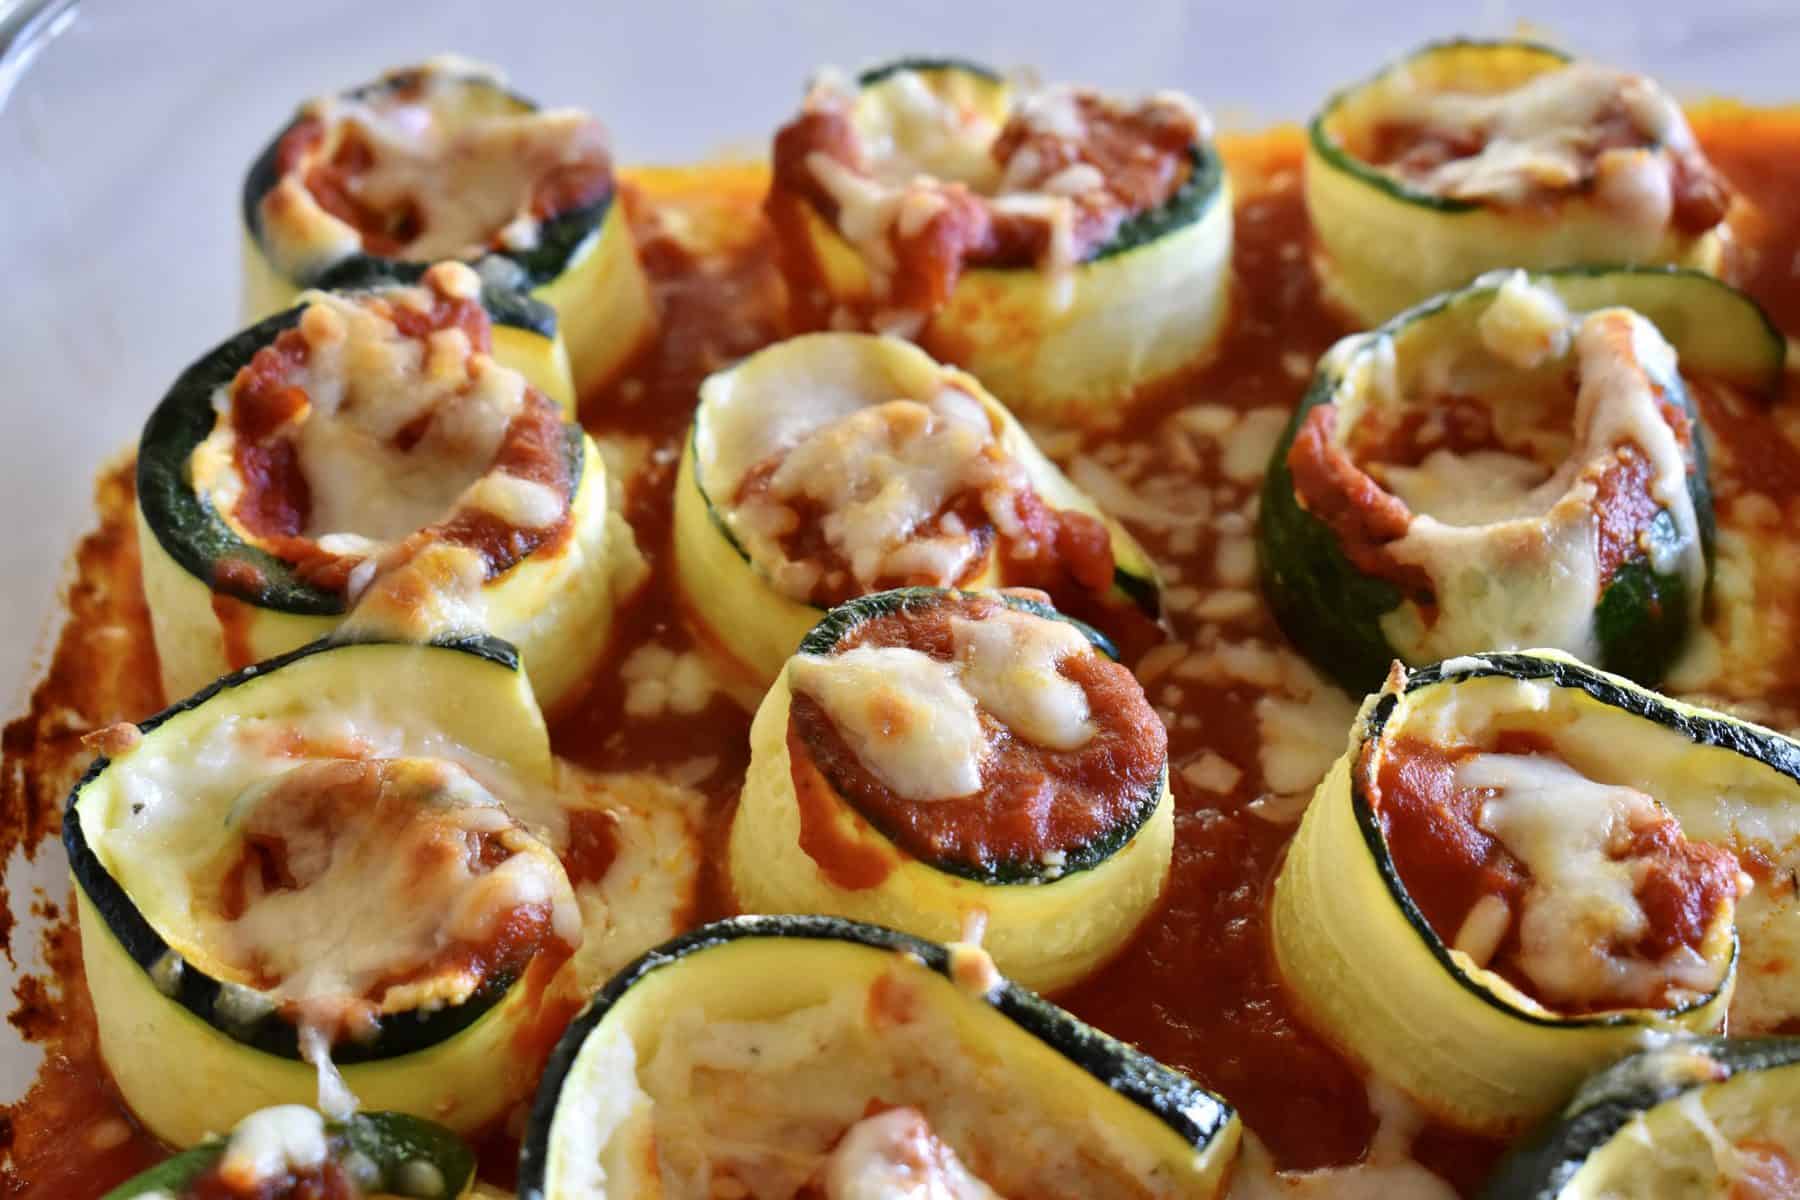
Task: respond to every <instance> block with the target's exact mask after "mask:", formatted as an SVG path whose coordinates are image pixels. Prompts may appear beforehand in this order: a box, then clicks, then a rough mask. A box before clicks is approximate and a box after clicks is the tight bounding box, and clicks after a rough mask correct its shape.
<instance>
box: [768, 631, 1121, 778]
mask: <svg viewBox="0 0 1800 1200" xmlns="http://www.w3.org/2000/svg"><path fill="white" fill-rule="evenodd" d="M950 627H951V637H952V641H953V649H952V655H953V657H952V658H951V659H950V660H948V661H945V660H943V659H938V658H933V657H932V656H931V655H929V654H926V653H924V652H923V651H920V650H915V649H912V648H910V647H904V646H854V647H852V648H850V649H848V650H843V651H839V652H837V653H835V654H829V655H817V654H798V655H795V656H794V657H793V658H792V659H790V660H789V661H788V668H787V670H788V676H787V678H788V684H789V686H790V687H792V688H793V690H794V691H795V692H797V693H800V694H803V695H806V696H809V697H811V698H812V699H813V700H815V701H817V702H818V704H819V705H820V707H821V708H823V709H824V710H825V714H826V715H827V716H828V717H829V718H830V719H831V722H832V725H833V726H834V727H835V728H836V729H837V730H838V731H839V732H840V733H841V734H842V735H843V737H844V739H845V741H846V742H848V743H849V745H850V747H851V749H852V750H854V751H855V753H856V756H857V758H858V760H859V761H861V762H862V764H863V765H864V766H865V767H867V768H868V770H869V772H870V773H871V774H873V775H874V776H875V777H876V778H877V779H878V780H880V781H881V783H882V784H883V785H885V786H886V787H887V788H888V789H889V790H890V791H892V792H894V794H896V795H898V796H900V797H902V798H903V799H907V800H912V801H916V802H921V803H929V802H931V801H934V800H946V799H953V798H955V797H959V796H967V795H972V794H974V793H975V792H977V791H979V790H980V788H981V778H982V776H981V771H982V764H983V763H984V761H985V760H986V759H987V757H988V755H989V752H990V750H991V748H992V738H993V737H994V736H995V732H994V731H995V730H997V731H1001V734H1002V736H1004V735H1006V734H1010V735H1011V736H1013V737H1016V738H1019V739H1021V740H1023V741H1025V742H1027V743H1029V744H1031V745H1034V746H1040V747H1043V748H1044V749H1046V750H1052V751H1073V750H1079V749H1080V748H1081V747H1082V746H1085V745H1086V744H1087V743H1088V742H1089V741H1090V740H1091V739H1092V738H1093V737H1094V736H1095V734H1096V733H1097V732H1098V728H1097V727H1096V726H1095V724H1094V723H1093V721H1092V720H1091V715H1092V714H1091V713H1090V712H1089V710H1088V702H1087V694H1086V693H1085V692H1084V691H1083V690H1082V688H1081V686H1080V685H1079V684H1077V683H1076V682H1075V681H1074V680H1072V679H1069V678H1068V677H1066V676H1064V675H1063V674H1062V673H1061V670H1060V669H1059V667H1060V664H1061V663H1062V662H1063V660H1064V659H1067V658H1068V657H1070V656H1071V655H1077V654H1091V653H1094V649H1093V646H1092V645H1091V644H1090V643H1089V642H1088V640H1087V639H1086V638H1085V637H1083V636H1082V634H1081V633H1080V631H1079V630H1077V629H1075V628H1074V627H1073V626H1071V625H1069V624H1067V623H1066V622H1062V621H1056V620H1051V619H1048V618H1045V617H1039V616H1034V615H1032V614H1029V613H1023V612H1019V611H1017V610H1014V609H1002V610H1000V611H998V612H995V613H993V614H991V615H989V616H987V617H984V618H982V619H981V620H978V621H972V620H968V619H966V618H962V617H952V618H951V621H950Z"/></svg>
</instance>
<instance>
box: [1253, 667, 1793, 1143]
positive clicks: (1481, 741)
mask: <svg viewBox="0 0 1800 1200" xmlns="http://www.w3.org/2000/svg"><path fill="white" fill-rule="evenodd" d="M1797 864H1800V745H1796V744H1795V743H1794V742H1793V741H1791V740H1789V739H1788V738H1785V737H1783V736H1781V735H1780V734H1777V733H1774V732H1771V731H1769V730H1767V729H1762V728H1759V727H1757V726H1754V725H1750V724H1747V723H1745V722H1742V721H1739V720H1736V719H1734V718H1732V717H1729V716H1725V715H1722V714H1719V713H1713V712H1707V711H1705V710H1702V709H1698V708H1694V707H1691V706H1688V705H1685V704H1681V703H1679V702H1676V701H1672V700H1667V699H1664V698H1663V697H1661V696H1658V695H1657V694H1656V693H1654V692H1651V691H1649V690H1647V689H1645V688H1642V687H1639V686H1638V685H1636V684H1633V683H1630V682H1628V681H1627V680H1624V679H1622V678H1620V677H1618V676H1614V675H1606V674H1602V673H1601V672H1598V671H1595V670H1593V669H1592V668H1590V667H1587V666H1584V665H1582V664H1580V663H1578V662H1576V661H1575V660H1573V659H1571V658H1569V657H1567V656H1566V655H1562V654H1559V653H1556V652H1554V651H1532V652H1529V653H1517V654H1511V653H1487V654H1479V655H1472V656H1466V657H1463V658H1458V659H1453V660H1450V661H1447V662H1445V663H1442V664H1440V665H1437V666H1431V667H1426V668H1424V669H1421V670H1417V671H1412V672H1410V673H1409V672H1406V671H1405V670H1403V669H1401V668H1399V667H1396V668H1395V671H1394V673H1393V675H1392V676H1391V677H1390V679H1389V681H1388V683H1387V685H1386V686H1385V687H1384V688H1383V689H1382V691H1381V692H1380V693H1379V694H1377V695H1375V696H1371V697H1370V698H1369V699H1368V701H1367V702H1366V703H1365V704H1364V706H1363V709H1362V712H1361V713H1360V714H1359V715H1358V717H1357V720H1356V723H1355V725H1354V726H1353V728H1352V731H1351V739H1350V746H1349V749H1348V750H1347V751H1346V752H1345V754H1344V756H1343V757H1342V758H1340V759H1339V760H1338V762H1337V764H1336V765H1335V766H1334V767H1333V768H1332V771H1331V773H1330V774H1329V775H1328V776H1327V777H1326V779H1325V781H1324V782H1323V783H1321V784H1320V785H1319V789H1318V791H1317V793H1316V794H1315V795H1314V797H1313V801H1312V804H1311V806H1310V807H1309V808H1308V810H1307V812H1306V816H1305V818H1304V819H1303V821H1302V822H1301V826H1300V829H1299V832H1298V833H1297V834H1296V835H1295V838H1294V841H1293V843H1292V845H1291V846H1290V848H1289V850H1288V857H1287V860H1286V863H1285V864H1284V866H1283V868H1282V870H1281V873H1280V875H1279V876H1278V878H1277V881H1276V885H1275V896H1274V903H1273V929H1274V945H1275V953H1276V959H1277V962H1278V963H1279V965H1280V968H1281V971H1282V974H1283V976H1284V978H1285V980H1286V982H1287V985H1288V988H1289V990H1290V991H1291V992H1292V993H1293V995H1294V997H1295V999H1296V1000H1297V1002H1298V1003H1299V1004H1300V1006H1301V1008H1302V1010H1303V1011H1304V1012H1306V1013H1307V1014H1308V1017H1309V1019H1310V1020H1311V1021H1312V1023H1313V1024H1315V1025H1316V1026H1317V1027H1318V1028H1319V1029H1320V1030H1321V1031H1322V1032H1323V1033H1324V1034H1325V1035H1326V1036H1327V1037H1329V1038H1330V1039H1332V1040H1333V1041H1334V1042H1336V1043H1338V1044H1339V1045H1340V1046H1342V1047H1343V1048H1344V1049H1345V1050H1346V1052H1348V1053H1349V1054H1350V1055H1352V1056H1353V1057H1354V1058H1355V1059H1356V1060H1358V1061H1359V1062H1361V1063H1362V1064H1363V1065H1364V1067H1365V1068H1366V1069H1368V1070H1369V1071H1371V1072H1372V1073H1375V1074H1377V1075H1380V1076H1381V1077H1383V1078H1384V1079H1386V1080H1387V1081H1389V1082H1390V1083H1392V1084H1394V1085H1395V1086H1397V1087H1398V1088H1400V1089H1401V1090H1402V1091H1404V1092H1406V1093H1408V1094H1409V1095H1411V1096H1412V1097H1413V1098H1414V1099H1415V1100H1417V1101H1418V1102H1419V1103H1420V1104H1421V1105H1422V1106H1423V1107H1424V1108H1426V1109H1427V1110H1428V1111H1430V1112H1431V1113H1432V1114H1433V1115H1435V1116H1437V1117H1438V1118H1439V1119H1441V1120H1444V1121H1446V1122H1449V1123H1451V1124H1454V1125H1457V1126H1461V1127H1465V1128H1469V1129H1474V1130H1477V1131H1480V1132H1484V1133H1490V1134H1496V1135H1504V1134H1511V1133H1516V1132H1518V1131H1520V1130H1522V1129H1524V1128H1525V1127H1527V1126H1529V1125H1531V1124H1533V1123H1535V1122H1536V1121H1538V1120H1539V1119H1541V1118H1543V1117H1545V1116H1547V1115H1548V1114H1549V1113H1550V1112H1552V1111H1554V1110H1555V1109H1556V1108H1557V1107H1558V1106H1559V1105H1561V1104H1563V1103H1564V1102H1565V1101H1566V1100H1567V1099H1568V1097H1569V1096H1570V1094H1571V1093H1573V1091H1574V1090H1575V1088H1576V1086H1577V1085H1578V1084H1579V1083H1580V1081H1581V1079H1582V1077H1583V1076H1584V1075H1586V1074H1587V1073H1589V1072H1590V1071H1593V1070H1596V1069H1598V1068H1600V1067H1603V1066H1605V1065H1607V1064H1608V1063H1610V1062H1612V1061H1613V1060H1615V1059H1618V1058H1621V1057H1624V1056H1625V1055H1626V1054H1628V1053H1630V1052H1631V1051H1632V1050H1634V1049H1636V1048H1638V1047H1639V1046H1640V1045H1641V1044H1642V1041H1643V1039H1644V1037H1645V1036H1646V1035H1647V1032H1648V1031H1661V1032H1678V1031H1682V1030H1687V1031H1692V1032H1708V1031H1711V1030H1714V1029H1716V1028H1718V1027H1719V1025H1720V1023H1721V1022H1722V1021H1723V1020H1724V1018H1725V1017H1726V1013H1727V1006H1728V1005H1729V1006H1730V1020H1731V1025H1732V1028H1733V1029H1734V1030H1737V1031H1740V1032H1757V1031H1759V1030H1770V1029H1775V1028H1779V1027H1780V1026H1782V1025H1783V1024H1784V1023H1785V1022H1788V1021H1792V1020H1794V1019H1795V1018H1796V1016H1800V999H1797V998H1796V997H1797V996H1800V992H1797V991H1796V989H1795V986H1794V984H1795V967H1794V961H1795V960H1794V959H1793V957H1792V949H1793V947H1794V946H1795V945H1796V944H1800V901H1797V900H1796V897H1795V895H1794V889H1793V885H1792V876H1791V874H1790V873H1791V872H1792V870H1793V869H1794V868H1795V866H1796V865H1797ZM1740 871H1741V872H1748V874H1747V875H1742V874H1740ZM1746 886H1750V887H1751V890H1750V892H1749V895H1748V896H1745V895H1743V889H1744V888H1745V887H1746ZM1678 903H1679V904H1681V905H1683V906H1684V907H1681V908H1679V910H1677V909H1676V908H1672V907H1671V905H1676V904H1678ZM1484 964H1485V965H1484ZM1734 984H1735V992H1734Z"/></svg>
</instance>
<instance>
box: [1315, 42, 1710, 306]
mask: <svg viewBox="0 0 1800 1200" xmlns="http://www.w3.org/2000/svg"><path fill="white" fill-rule="evenodd" d="M1305 178H1306V183H1305V189H1306V211H1307V215H1308V217H1309V218H1310V219H1311V222H1312V226H1313V230H1314V232H1315V233H1316V235H1317V237H1318V246H1319V253H1318V254H1317V255H1316V259H1315V261H1316V263H1317V265H1318V269H1319V272H1320V276H1321V280H1322V282H1323V284H1324V286H1325V289H1326V292H1327V294H1328V295H1330V296H1331V297H1332V298H1333V299H1335V300H1336V301H1337V302H1338V303H1340V304H1341V305H1343V306H1344V307H1345V308H1347V309H1348V310H1349V311H1350V312H1351V313H1352V314H1354V315H1355V316H1356V317H1357V318H1359V319H1360V320H1361V321H1362V322H1363V323H1364V324H1368V325H1374V324H1376V323H1378V322H1381V321H1385V320H1386V319H1387V318H1389V317H1390V316H1392V315H1393V314H1395V313H1397V312H1399V311H1400V310H1401V309H1403V308H1407V307H1409V306H1411V305H1413V304H1417V303H1418V302H1419V301H1421V300H1423V299H1425V298H1426V297H1427V296H1431V295H1434V294H1436V293H1438V292H1442V291H1445V290H1447V289H1449V288H1453V287H1460V286H1462V285H1463V284H1465V283H1467V282H1468V281H1469V280H1471V279H1473V278H1474V277H1475V276H1477V275H1479V274H1481V273H1482V272H1484V271H1489V270H1493V269H1496V268H1500V267H1522V268H1525V269H1527V270H1545V269H1549V268H1552V267H1567V266H1578V265H1583V264H1616V263H1631V264H1641V265H1675V266H1688V267H1696V268H1699V269H1701V270H1705V271H1716V270H1717V269H1718V265H1719V261H1720V256H1721V249H1722V246H1723V238H1722V229H1723V221H1724V219H1725V213H1726V210H1727V209H1728V207H1729V205H1730V194H1729V191H1728V190H1727V187H1726V185H1725V183H1724V181H1723V179H1722V178H1721V177H1720V176H1719V175H1718V174H1717V173H1716V172H1715V171H1714V170H1713V168H1712V166H1711V165H1710V164H1709V163H1708V162H1707V161H1706V158H1705V156H1704V155H1703V154H1702V153H1701V151H1700V148H1699V146H1698V144H1697V143H1696V142H1695V141H1694V135H1693V132H1692V131H1691V130H1690V129H1689V128H1688V124H1687V119H1686V118H1685V117H1684V116H1683V115H1682V112H1681V108H1680V106H1679V105H1678V104H1676V102H1675V101H1674V99H1673V98H1672V97H1670V96H1669V95H1668V93H1666V92H1665V91H1663V89H1662V88H1661V87H1660V86H1658V85H1657V84H1656V83H1655V82H1654V81H1652V80H1650V79H1647V78H1645V77H1643V76H1641V75H1633V74H1630V73H1628V72H1624V71H1619V70H1615V69H1613V68H1610V67H1604V66H1600V65H1598V64H1596V63H1592V62H1586V61H1574V60H1571V59H1570V58H1569V56H1567V55H1565V54H1563V53H1562V52H1561V51H1558V50H1552V49H1550V48H1549V47H1546V46H1540V45H1536V44H1534V43H1531V42H1520V41H1492V42H1484V41H1451V42H1440V43H1435V44H1432V45H1428V46H1426V47H1424V48H1423V49H1421V50H1419V51H1417V52H1415V53H1413V54H1412V55H1410V56H1408V57H1407V58H1405V59H1403V60H1401V61H1400V62H1397V63H1395V64H1393V65H1391V66H1389V67H1387V68H1386V69H1384V70H1382V71H1381V72H1380V73H1379V74H1377V75H1375V76H1374V77H1373V78H1371V79H1368V80H1365V81H1364V82H1362V83H1359V84H1357V85H1355V86H1353V87H1350V88H1348V89H1346V90H1344V91H1342V92H1339V93H1338V94H1337V95H1335V96H1333V97H1332V98H1331V99H1330V100H1328V101H1327V102H1326V104H1325V107H1324V109H1323V110H1322V111H1320V113H1319V114H1318V116H1316V117H1314V118H1313V121H1312V124H1311V126H1310V127H1309V130H1308V140H1307V154H1306V174H1305Z"/></svg>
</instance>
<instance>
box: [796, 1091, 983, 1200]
mask: <svg viewBox="0 0 1800 1200" xmlns="http://www.w3.org/2000/svg"><path fill="white" fill-rule="evenodd" d="M824 1187H825V1196H826V1200H1000V1197H999V1194H998V1193H996V1192H995V1191H994V1190H993V1189H992V1188H990V1187H988V1185H987V1184H985V1183H983V1182H982V1181H981V1180H979V1179H977V1178H976V1177H975V1176H974V1175H973V1174H971V1173H970V1172H969V1169H968V1168H967V1167H965V1166H963V1163H962V1160H961V1159H960V1158H958V1157H957V1156H956V1151H954V1150H952V1149H951V1148H950V1147H949V1146H946V1145H945V1144H944V1143H943V1142H942V1141H940V1140H939V1139H938V1138H937V1137H936V1136H935V1135H934V1134H933V1133H932V1131H931V1125H930V1124H929V1123H928V1122H927V1121H926V1120H925V1116H924V1114H923V1113H921V1112H919V1111H918V1110H917V1109H915V1108H890V1109H888V1110H887V1111H886V1112H884V1113H877V1114H876V1115H875V1116H872V1117H864V1118H863V1119H862V1120H860V1121H858V1122H857V1123H856V1124H854V1125H852V1126H851V1127H850V1128H849V1129H848V1130H846V1131H845V1133H844V1139H843V1141H841V1142H839V1143H838V1145H837V1149H835V1150H833V1151H832V1152H831V1157H829V1158H828V1159H826V1160H825V1170H824Z"/></svg>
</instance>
